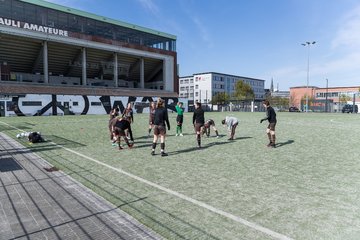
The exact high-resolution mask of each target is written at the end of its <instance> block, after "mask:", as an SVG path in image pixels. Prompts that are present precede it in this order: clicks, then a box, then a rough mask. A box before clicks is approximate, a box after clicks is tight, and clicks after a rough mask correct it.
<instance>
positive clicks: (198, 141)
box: [196, 134, 201, 146]
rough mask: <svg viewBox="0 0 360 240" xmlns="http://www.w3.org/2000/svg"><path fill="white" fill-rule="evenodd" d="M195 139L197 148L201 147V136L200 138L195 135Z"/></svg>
mask: <svg viewBox="0 0 360 240" xmlns="http://www.w3.org/2000/svg"><path fill="white" fill-rule="evenodd" d="M196 139H197V143H198V146H201V136H200V134H196Z"/></svg>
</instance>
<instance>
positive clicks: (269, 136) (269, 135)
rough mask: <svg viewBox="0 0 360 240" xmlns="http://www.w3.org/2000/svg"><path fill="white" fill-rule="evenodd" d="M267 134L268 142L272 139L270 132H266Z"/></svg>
mask: <svg viewBox="0 0 360 240" xmlns="http://www.w3.org/2000/svg"><path fill="white" fill-rule="evenodd" d="M267 135H268V138H269V142H272V141H271V140H272V139H271V134H270V133H268V134H267Z"/></svg>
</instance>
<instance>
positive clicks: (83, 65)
mask: <svg viewBox="0 0 360 240" xmlns="http://www.w3.org/2000/svg"><path fill="white" fill-rule="evenodd" d="M86 82H87V76H86V48H84V47H83V48H82V85H83V86H86Z"/></svg>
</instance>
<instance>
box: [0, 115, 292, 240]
mask: <svg viewBox="0 0 360 240" xmlns="http://www.w3.org/2000/svg"><path fill="white" fill-rule="evenodd" d="M0 123H2V124H5V125H7V126H9V127H12V128H14V129H16V130H19V131H23V130H21V129H19V128H16V127H13V126H11V125H10V124H7V123H4V122H0ZM50 143H51V144H53V145H56V146H58V147H61V148H63V149H65V150H66V151H68V152H71V153H74V154H76V155H78V156H80V157H83V158H86V159H88V160H90V161H92V162H95V163H97V164H99V165H102V166H104V167H107V168H109V169H112V170H114V171H116V172H119V173H121V174H124V175H126V176H128V177H130V178H133V179H135V180H138V181H139V182H142V183H145V184H147V185H149V186H152V187H154V188H157V189H159V190H161V191H164V192H166V193H168V194H171V195H174V196H176V197H178V198H181V199H183V200H186V201H188V202H191V203H193V204H195V205H197V206H200V207H202V208H205V209H207V210H209V211H211V212H214V213H217V214H219V215H221V216H224V217H227V218H229V219H232V220H234V221H235V222H238V223H241V224H243V225H245V226H248V227H250V228H252V229H255V230H257V231H259V232H262V233H265V234H267V235H269V236H271V237H273V238H276V239H281V240H292V238H290V237H287V236H285V235H283V234H281V233H277V232H274V231H273V230H271V229H268V228H265V227H262V226H260V225H258V224H256V223H253V222H249V221H247V220H245V219H243V218H241V217H238V216H235V215H233V214H231V213H228V212H225V211H223V210H220V209H217V208H215V207H213V206H211V205H209V204H206V203H203V202H200V201H198V200H196V199H193V198H191V197H188V196H186V195H184V194H181V193H178V192H175V191H173V190H171V189H168V188H165V187H163V186H160V185H158V184H156V183H153V182H150V181H148V180H146V179H144V178H141V177H138V176H136V175H134V174H131V173H128V172H125V171H124V170H122V169H121V168H115V167H113V166H111V165H108V164H106V163H103V162H100V161H99V160H96V159H94V158H92V157H89V156H86V155H84V154H82V153H79V152H76V151H74V150H72V149H69V148H66V147H63V146H61V145H57V144H56V143H53V142H50Z"/></svg>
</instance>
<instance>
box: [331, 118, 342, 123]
mask: <svg viewBox="0 0 360 240" xmlns="http://www.w3.org/2000/svg"><path fill="white" fill-rule="evenodd" d="M330 122H333V123H341V124H343V122H338V121H335V120H334V119H330Z"/></svg>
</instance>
